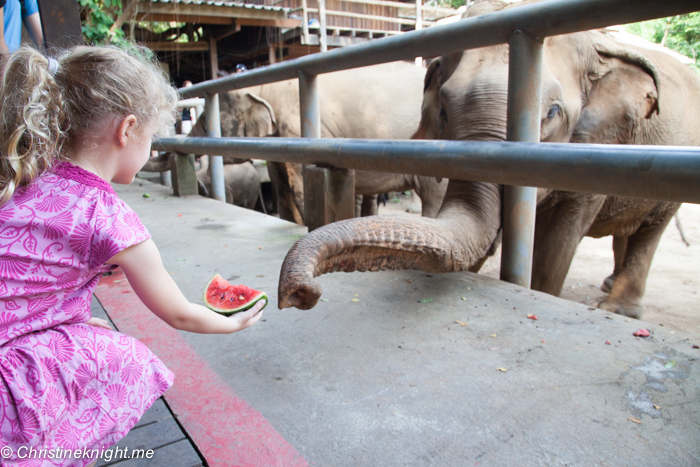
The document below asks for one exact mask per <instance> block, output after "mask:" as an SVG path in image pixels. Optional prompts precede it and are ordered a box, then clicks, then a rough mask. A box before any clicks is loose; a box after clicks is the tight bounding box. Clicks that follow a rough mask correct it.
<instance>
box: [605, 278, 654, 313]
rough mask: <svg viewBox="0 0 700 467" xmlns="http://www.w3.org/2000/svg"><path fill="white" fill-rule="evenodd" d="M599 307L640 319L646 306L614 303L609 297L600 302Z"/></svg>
mask: <svg viewBox="0 0 700 467" xmlns="http://www.w3.org/2000/svg"><path fill="white" fill-rule="evenodd" d="M606 281H607V279H606ZM603 285H605V284H603ZM601 288H602V287H601ZM598 308H600V309H601V310H605V311H609V312H611V313H617V314H618V315H623V316H628V317H630V318H635V319H640V318H641V317H642V315H643V314H644V306H642V305H638V304H621V303H613V302H612V301H609V300H608V299H605V300H603V301H602V302H600V303H599V304H598Z"/></svg>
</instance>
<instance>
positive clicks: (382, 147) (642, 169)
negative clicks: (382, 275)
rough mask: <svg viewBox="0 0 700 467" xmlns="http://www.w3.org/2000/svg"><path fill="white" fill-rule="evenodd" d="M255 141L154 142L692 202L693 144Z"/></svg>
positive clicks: (696, 174)
mask: <svg viewBox="0 0 700 467" xmlns="http://www.w3.org/2000/svg"><path fill="white" fill-rule="evenodd" d="M263 141H264V144H261V139H260V138H225V137H222V138H194V137H186V136H175V137H169V138H161V139H160V140H159V141H158V144H159V148H158V149H160V150H165V151H181V152H184V153H188V154H221V155H231V156H239V155H240V154H246V157H251V158H254V159H265V160H269V161H274V162H288V163H298V164H328V165H333V166H334V167H339V168H346V169H358V170H373V171H379V172H390V173H405V174H412V175H424V176H430V177H444V178H451V179H457V180H469V181H484V182H491V183H500V184H503V185H523V186H538V187H542V188H551V189H555V190H564V191H577V192H584V193H600V194H607V195H615V196H630V197H637V198H646V199H659V200H666V201H678V202H683V201H686V202H691V203H700V189H698V181H700V148H697V147H677V146H635V145H613V144H565V143H513V142H489V141H435V140H376V139H341V138H318V139H314V138H263ZM630 173H634V177H630V176H629V174H630Z"/></svg>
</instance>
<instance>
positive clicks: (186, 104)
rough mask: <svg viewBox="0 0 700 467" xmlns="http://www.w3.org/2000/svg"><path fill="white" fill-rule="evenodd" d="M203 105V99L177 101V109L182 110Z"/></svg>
mask: <svg viewBox="0 0 700 467" xmlns="http://www.w3.org/2000/svg"><path fill="white" fill-rule="evenodd" d="M203 105H204V99H201V98H199V97H195V98H193V99H182V100H179V101H177V108H178V109H184V108H187V107H199V106H203Z"/></svg>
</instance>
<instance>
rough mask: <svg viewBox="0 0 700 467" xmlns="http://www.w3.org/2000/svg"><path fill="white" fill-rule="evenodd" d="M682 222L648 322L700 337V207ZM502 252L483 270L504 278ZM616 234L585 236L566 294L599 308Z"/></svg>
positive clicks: (402, 198)
mask: <svg viewBox="0 0 700 467" xmlns="http://www.w3.org/2000/svg"><path fill="white" fill-rule="evenodd" d="M410 203H411V197H410V195H405V194H398V195H397V198H395V199H394V200H389V201H388V202H387V203H386V206H382V205H380V206H379V214H402V215H407V216H417V215H420V214H411V213H407V212H406V208H407V207H408V205H409V204H410ZM677 220H679V223H680V225H681V230H682V232H683V235H684V237H685V239H686V240H687V242H688V243H689V244H690V245H689V246H688V245H686V244H685V243H684V241H683V238H682V237H681V233H680V232H681V230H679V228H678V226H677V222H676V221H675V220H674V221H671V223H670V224H669V226H668V228H667V229H666V232H664V235H663V237H662V239H661V243H660V244H659V247H658V249H657V251H656V255H655V256H654V262H653V263H652V265H651V270H650V271H649V278H648V280H647V288H646V293H645V295H644V304H645V312H644V316H642V320H643V321H647V322H649V323H652V324H655V325H659V326H665V327H667V328H671V329H675V330H678V331H684V332H687V333H689V334H693V335H695V336H700V306H699V305H698V300H699V299H700V297H699V296H698V292H699V291H700V205H696V204H684V205H682V206H681V208H680V210H679V212H678V216H677ZM500 261H501V259H500V250H499V252H498V253H497V254H496V255H495V256H494V257H493V258H490V259H489V260H488V261H487V262H486V264H485V265H484V267H483V268H482V269H481V271H480V273H481V274H484V275H487V276H489V277H495V278H498V275H499V268H500ZM613 265H614V262H613V252H612V237H604V238H600V239H594V238H588V237H586V238H584V239H583V241H582V242H581V243H580V244H579V247H578V249H577V250H576V256H575V257H574V261H573V263H572V264H571V268H570V269H569V274H568V276H567V278H566V282H565V284H564V290H563V292H562V294H561V297H562V298H565V299H568V300H574V301H577V302H580V303H585V304H587V305H591V306H596V305H597V304H598V303H599V302H600V301H601V300H602V299H603V298H604V297H605V293H603V292H602V291H601V290H600V285H601V284H602V283H603V279H605V278H606V277H607V276H608V275H610V274H611V273H612V270H613Z"/></svg>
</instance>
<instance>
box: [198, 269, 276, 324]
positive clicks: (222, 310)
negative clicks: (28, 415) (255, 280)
mask: <svg viewBox="0 0 700 467" xmlns="http://www.w3.org/2000/svg"><path fill="white" fill-rule="evenodd" d="M217 277H219V278H221V279H222V280H225V279H224V278H223V277H221V274H214V276H213V277H212V278H211V279H209V282H207V286H206V287H204V293H203V294H202V301H203V302H204V304H205V305H206V307H207V308H209V309H210V310H213V311H216V312H217V313H221V314H222V315H225V316H231V315H233V314H236V313H240V312H241V311H246V310H250V309H251V308H253V307H254V306H255V304H256V303H258V302H259V301H260V300H263V299H264V300H265V302H266V303H265V306H263V307H262V308H261V309H260V311H262V310H264V309H265V307H266V306H267V304H268V303H269V302H270V300H268V299H267V294H266V293H265V292H260V293H259V294H258V295H256V296H255V297H254V298H253V299H252V300H251V301H250V302H248V303H247V304H245V305H243V306H239V307H238V308H233V309H231V308H219V307H217V306H215V305H212V304H211V303H209V302H208V301H207V290H209V286H210V285H211V283H212V282H214V280H215V279H216V278H217Z"/></svg>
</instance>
